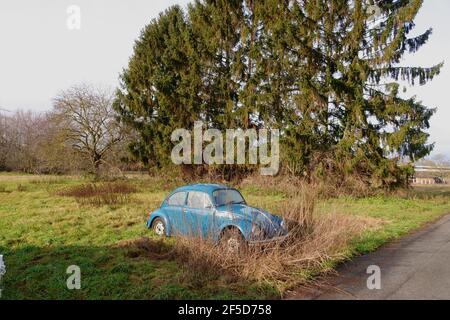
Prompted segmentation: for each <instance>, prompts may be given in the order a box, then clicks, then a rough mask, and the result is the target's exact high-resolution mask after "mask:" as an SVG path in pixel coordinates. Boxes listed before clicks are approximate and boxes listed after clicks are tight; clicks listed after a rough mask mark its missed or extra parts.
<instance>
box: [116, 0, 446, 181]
mask: <svg viewBox="0 0 450 320" xmlns="http://www.w3.org/2000/svg"><path fill="white" fill-rule="evenodd" d="M422 4H423V0H410V1H406V0H379V1H370V0H317V1H306V0H295V1H294V0H282V1H280V0H259V1H256V0H230V1H226V0H204V1H200V0H197V1H195V2H194V3H192V4H191V5H189V7H188V11H187V13H186V14H184V13H183V12H182V10H181V9H180V8H179V7H172V8H171V9H169V10H167V11H166V12H165V13H163V14H162V15H161V16H160V17H159V18H158V19H156V20H154V21H152V22H151V23H150V24H149V25H148V26H147V27H146V28H145V29H144V31H143V33H142V34H141V37H140V38H139V40H138V41H137V42H136V46H135V53H134V55H133V57H132V58H131V60H130V63H129V66H128V68H127V69H126V70H124V72H123V75H122V86H121V89H120V90H119V91H118V95H117V97H118V98H117V101H116V108H117V110H119V112H120V113H121V116H122V119H123V120H124V121H126V122H127V123H129V124H131V125H132V126H133V127H134V128H136V129H137V131H138V132H139V133H140V135H141V139H140V140H139V141H137V142H136V143H135V144H134V146H133V151H134V153H135V154H136V155H138V156H140V157H141V159H142V160H144V161H146V162H150V163H152V164H156V165H158V166H160V165H163V164H164V163H167V162H168V161H169V159H170V150H171V147H172V143H171V141H170V134H171V132H172V131H173V130H174V129H175V128H186V129H190V128H192V125H193V122H194V121H195V120H203V121H204V122H205V123H206V125H207V126H208V127H214V128H219V129H221V130H224V129H226V128H243V129H246V128H256V127H259V128H260V127H266V128H279V129H281V130H282V144H283V145H282V148H281V150H282V154H283V159H282V160H283V162H282V164H283V165H284V168H285V169H286V171H287V172H290V173H293V174H301V175H305V176H307V177H311V178H312V177H314V176H316V177H317V176H318V175H319V176H320V174H322V175H323V176H324V177H325V176H327V175H328V173H335V174H336V175H337V176H339V177H342V176H343V175H347V174H357V175H359V176H360V177H362V178H363V180H364V181H365V182H366V183H367V184H371V185H374V186H394V185H399V184H402V183H404V182H405V178H407V173H408V172H409V171H410V169H411V168H405V167H400V166H399V165H398V163H399V160H400V159H403V158H409V159H414V160H417V159H420V158H422V157H424V156H426V155H427V154H429V152H430V151H431V150H432V147H433V145H432V144H428V142H427V141H428V134H427V133H426V130H427V129H428V128H429V120H430V118H431V116H432V115H433V113H434V109H432V108H428V107H426V106H424V105H422V104H421V103H420V102H419V101H417V100H416V99H415V98H414V97H411V98H404V97H403V96H404V95H402V94H401V92H400V90H399V89H400V83H399V81H400V80H402V81H407V82H408V83H409V84H411V85H415V84H419V85H424V84H426V83H427V82H428V81H429V80H431V79H433V77H434V76H436V75H437V74H438V73H439V71H440V69H441V67H442V64H438V65H435V66H431V67H426V68H425V67H410V66H402V65H401V61H402V58H403V57H404V55H405V54H408V53H411V54H413V53H415V52H416V51H417V50H419V49H420V47H421V46H422V45H424V44H425V43H426V42H427V40H428V39H429V37H430V35H431V33H432V30H431V29H429V30H426V31H425V32H424V33H422V34H420V35H418V36H415V37H409V35H410V34H411V32H412V30H413V29H414V19H415V17H416V15H417V13H418V11H419V10H420V8H421V6H422ZM374 5H376V6H377V7H373V6H374ZM370 8H379V10H377V11H379V12H377V13H379V14H377V15H376V16H373V13H372V12H371V10H369V9H370ZM325 173H327V174H325Z"/></svg>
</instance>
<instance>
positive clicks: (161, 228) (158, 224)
mask: <svg viewBox="0 0 450 320" xmlns="http://www.w3.org/2000/svg"><path fill="white" fill-rule="evenodd" d="M152 229H153V231H155V233H156V234H157V235H158V236H160V237H163V236H164V235H165V234H166V224H165V223H164V221H163V220H162V219H160V218H156V219H155V220H154V221H153V224H152Z"/></svg>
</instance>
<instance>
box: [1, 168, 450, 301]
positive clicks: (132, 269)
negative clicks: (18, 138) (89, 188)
mask: <svg viewBox="0 0 450 320" xmlns="http://www.w3.org/2000/svg"><path fill="white" fill-rule="evenodd" d="M82 183H86V180H84V179H83V178H79V177H51V176H33V175H17V174H1V175H0V254H3V255H4V260H5V263H6V265H7V274H6V276H5V277H4V279H3V281H2V283H1V284H0V288H1V289H3V291H2V298H3V299H182V298H183V299H184V298H185V299H197V298H207V299H257V298H279V297H280V295H281V293H280V292H278V291H276V290H275V289H274V288H273V287H272V286H271V285H270V283H254V282H250V281H248V280H245V279H239V280H238V281H237V280H236V278H233V277H228V276H227V275H226V274H223V275H222V276H217V275H216V276H212V275H210V274H198V273H195V272H191V271H190V270H189V269H188V268H186V267H185V266H184V265H183V264H182V263H180V261H178V260H176V259H173V258H172V257H171V256H170V255H167V256H165V255H164V252H165V251H164V250H165V248H166V249H167V248H170V247H171V245H172V244H173V242H174V241H176V240H175V239H166V240H163V242H158V241H159V240H158V239H157V238H156V237H155V236H154V235H153V234H152V233H151V232H150V231H148V230H147V229H146V228H145V221H146V217H147V214H148V212H149V211H150V210H152V209H155V208H156V207H158V206H159V205H160V203H161V201H162V200H163V199H164V197H165V195H166V194H167V193H168V191H170V189H171V188H173V187H174V184H173V183H171V182H170V181H164V180H158V179H154V178H148V177H143V176H142V177H135V178H133V179H130V181H129V183H131V184H132V185H134V186H135V187H136V188H137V192H136V193H133V194H131V195H130V198H129V199H128V200H127V201H126V203H123V204H117V205H102V206H99V207H94V206H87V205H81V204H79V203H78V202H77V201H76V200H75V199H74V198H71V197H65V196H61V195H60V194H61V191H63V190H65V189H67V188H69V187H71V186H76V185H80V184H82ZM242 191H243V194H244V196H245V198H246V199H247V202H249V203H250V204H252V205H255V206H258V207H262V208H265V209H268V210H272V211H274V212H275V213H276V212H277V210H278V209H279V207H280V205H281V204H282V203H283V201H284V200H285V199H286V196H285V194H284V193H283V191H282V190H280V191H276V190H275V191H274V190H269V189H265V188H264V187H261V186H247V187H244V188H243V189H242ZM449 197H450V188H448V187H440V188H437V187H422V188H418V189H415V190H414V191H412V192H410V193H409V194H408V195H404V196H378V197H370V198H362V199H353V198H349V197H340V198H334V199H330V200H326V201H325V200H324V201H321V202H320V203H319V205H318V211H319V212H329V211H336V212H339V213H343V214H348V215H354V216H360V217H364V218H368V219H371V221H377V222H378V225H379V227H378V228H376V229H373V230H370V231H366V232H364V233H363V235H362V236H360V237H357V238H355V239H354V240H353V241H352V242H351V244H350V245H349V247H348V248H346V250H345V252H343V256H345V257H351V256H352V255H355V254H359V253H365V252H369V251H372V250H374V249H376V248H377V247H379V246H380V245H382V244H383V243H386V242H387V241H389V240H392V239H395V238H397V237H400V236H402V235H404V234H406V233H408V232H410V231H411V230H414V229H417V228H419V227H421V226H422V225H423V224H424V223H426V222H429V221H432V220H435V219H437V218H438V217H440V216H442V215H443V214H445V213H449V212H450V202H449ZM142 237H149V238H150V239H154V240H155V241H154V242H151V243H157V244H158V246H159V249H155V250H162V251H161V253H162V254H158V255H153V254H152V250H150V251H149V250H144V249H148V248H143V247H142V246H140V245H139V241H138V242H133V241H134V240H136V239H141V238H142ZM147 245H148V244H147ZM161 248H162V249H161ZM335 262H336V261H329V267H333V266H334V264H335ZM70 265H78V266H79V267H80V268H81V274H82V280H81V281H82V289H81V290H68V289H67V287H66V279H67V277H68V275H67V274H66V269H67V267H68V266H70ZM316 271H319V272H322V271H324V270H316ZM305 277H306V276H305Z"/></svg>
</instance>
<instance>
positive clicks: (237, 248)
mask: <svg viewBox="0 0 450 320" xmlns="http://www.w3.org/2000/svg"><path fill="white" fill-rule="evenodd" d="M220 245H221V246H222V247H223V249H224V250H225V251H226V252H227V253H231V254H236V253H242V252H244V251H245V249H246V248H247V243H246V241H245V239H244V236H243V235H242V233H241V232H240V231H239V230H238V229H237V228H229V229H225V230H224V231H223V233H222V237H221V238H220Z"/></svg>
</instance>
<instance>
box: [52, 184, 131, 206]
mask: <svg viewBox="0 0 450 320" xmlns="http://www.w3.org/2000/svg"><path fill="white" fill-rule="evenodd" d="M134 192H136V188H135V187H134V186H132V185H130V184H128V183H125V182H114V183H111V182H107V183H100V184H94V183H91V184H82V185H79V186H75V187H71V188H69V189H65V190H63V191H60V192H59V193H58V195H60V196H64V197H74V198H75V199H76V200H77V202H78V203H80V204H81V205H90V206H94V207H100V206H102V205H120V204H127V203H129V202H130V194H131V193H134Z"/></svg>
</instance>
